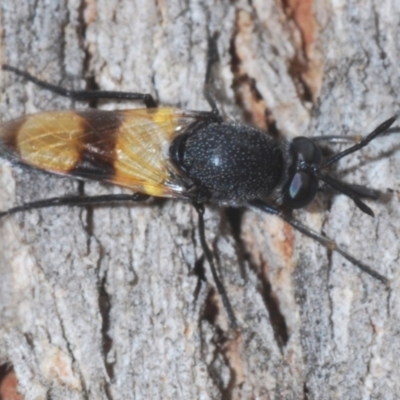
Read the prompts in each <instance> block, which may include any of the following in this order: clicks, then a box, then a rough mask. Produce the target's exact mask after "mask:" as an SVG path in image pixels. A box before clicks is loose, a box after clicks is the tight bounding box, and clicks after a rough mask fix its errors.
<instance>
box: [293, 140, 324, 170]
mask: <svg viewBox="0 0 400 400" xmlns="http://www.w3.org/2000/svg"><path fill="white" fill-rule="evenodd" d="M291 147H292V149H293V151H295V152H296V153H297V155H298V159H299V161H300V162H301V161H305V162H306V163H307V164H319V163H320V162H321V160H322V152H321V149H320V148H319V146H318V145H317V144H315V143H314V142H313V141H312V140H310V139H308V138H306V137H303V136H300V137H297V138H295V139H293V140H292V143H291Z"/></svg>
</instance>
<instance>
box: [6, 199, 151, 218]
mask: <svg viewBox="0 0 400 400" xmlns="http://www.w3.org/2000/svg"><path fill="white" fill-rule="evenodd" d="M148 198H149V196H148V195H145V194H142V193H133V194H106V195H101V196H71V197H53V198H50V199H44V200H38V201H32V202H31V203H26V204H23V205H21V206H17V207H13V208H10V209H9V210H7V211H3V212H0V218H2V217H5V216H7V215H11V214H16V213H19V212H25V211H29V210H35V209H38V208H49V207H59V206H87V205H96V204H110V203H122V202H130V201H134V202H139V201H145V200H146V199H148Z"/></svg>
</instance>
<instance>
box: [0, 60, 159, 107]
mask: <svg viewBox="0 0 400 400" xmlns="http://www.w3.org/2000/svg"><path fill="white" fill-rule="evenodd" d="M2 69H3V71H10V72H13V73H14V74H16V75H18V76H21V77H22V78H24V79H26V80H27V81H29V82H32V83H34V84H35V85H37V86H39V87H41V88H43V89H46V90H49V91H50V92H53V93H56V94H58V95H60V96H64V97H68V98H69V99H71V100H76V101H93V100H135V101H142V102H143V103H144V104H145V106H146V107H147V108H156V107H157V103H156V101H155V100H154V98H153V96H152V95H151V94H148V93H133V92H118V91H108V90H69V89H65V88H62V87H60V86H57V85H53V84H51V83H48V82H45V81H42V80H40V79H38V78H36V77H35V76H33V75H31V74H29V73H28V72H25V71H21V70H20V69H18V68H15V67H12V66H11V65H7V64H4V65H3V66H2Z"/></svg>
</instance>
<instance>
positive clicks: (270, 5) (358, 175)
mask: <svg viewBox="0 0 400 400" xmlns="http://www.w3.org/2000/svg"><path fill="white" fill-rule="evenodd" d="M0 11H1V20H0V21H1V22H0V24H1V39H0V40H1V50H0V51H1V53H0V61H1V63H4V62H6V63H8V64H11V65H14V66H17V67H19V68H22V69H25V70H27V71H29V72H30V73H32V74H34V75H36V76H38V77H40V78H42V79H45V80H48V81H51V82H53V83H57V84H60V85H62V86H65V87H70V88H71V87H73V88H92V89H93V88H102V89H112V90H126V91H128V90H129V91H138V92H150V93H152V94H153V95H154V96H155V97H156V98H157V100H158V101H159V102H160V103H161V104H165V105H175V106H180V107H183V108H188V109H196V110H206V109H208V104H207V102H206V101H205V99H204V97H203V95H202V86H203V81H204V74H205V61H206V50H207V36H208V35H209V34H212V33H213V32H215V31H218V32H219V38H218V49H219V54H220V62H219V64H218V65H217V66H216V69H215V71H214V72H215V74H214V87H215V89H216V90H215V92H216V98H217V101H218V104H219V105H220V107H221V110H222V112H223V115H224V117H226V119H227V120H242V121H246V122H247V123H249V124H252V125H255V126H258V127H262V128H268V129H269V130H270V132H271V134H273V135H282V136H286V137H289V138H291V137H294V136H297V135H308V136H312V135H328V134H342V133H343V134H361V135H363V134H367V133H368V132H369V131H371V130H372V129H373V128H374V127H375V126H376V125H378V124H379V123H380V122H382V121H383V120H384V119H385V118H388V117H390V116H392V115H393V114H395V113H396V112H398V110H399V107H398V105H399V100H398V89H399V87H400V70H399V68H398V64H399V59H400V48H399V46H400V25H399V20H400V5H399V2H398V1H396V0H347V1H333V0H326V1H323V2H321V1H315V3H312V2H309V1H305V0H304V1H302V0H298V1H297V2H296V1H295V0H288V1H282V2H273V1H270V0H253V1H244V0H243V1H228V0H223V1H216V0H204V1H190V0H180V1H178V0H168V1H151V0H149V1H147V0H146V1H143V0H121V1H115V0H98V1H96V0H86V1H79V0H52V1H42V0H38V1H31V0H20V1H15V0H1V3H0ZM0 87H1V92H0V96H1V97H0V119H1V120H3V121H6V120H9V119H11V118H14V117H17V116H21V115H23V114H26V113H32V112H35V111H38V110H50V109H60V108H63V109H64V108H72V107H76V108H79V107H80V108H82V107H86V105H84V104H78V103H76V104H74V103H72V102H71V101H69V100H67V99H65V98H60V97H57V96H55V95H54V94H51V93H49V92H46V91H43V90H41V89H39V88H37V87H35V86H34V85H32V84H30V83H26V82H24V81H23V80H21V79H19V78H17V77H15V76H14V75H13V74H11V73H6V72H1V74H0ZM128 106H129V107H132V105H131V104H127V103H123V104H115V103H110V102H108V103H102V104H99V105H98V107H102V108H116V107H128ZM399 148H400V137H399V136H396V135H392V136H391V137H386V138H382V139H380V140H376V141H375V142H373V143H372V144H371V145H370V146H369V147H368V148H367V149H365V150H363V151H362V152H360V153H359V154H355V155H353V156H351V157H349V158H347V159H343V160H342V161H341V162H340V165H339V170H340V171H341V176H342V177H343V179H345V180H346V181H348V182H357V183H360V184H369V185H371V186H372V187H374V188H376V189H380V190H382V191H383V192H384V193H385V194H387V196H385V201H378V202H368V204H369V205H370V206H371V207H372V208H373V210H374V212H375V215H376V217H375V219H372V218H370V217H368V216H367V215H364V214H362V213H361V212H360V211H359V210H358V209H356V208H355V206H354V204H353V203H352V202H351V200H349V199H348V198H346V197H344V196H342V195H337V196H333V197H331V198H326V197H321V198H320V200H319V201H317V202H315V203H314V204H313V205H312V206H310V207H308V208H307V209H306V210H302V211H299V212H296V215H297V216H298V217H299V218H300V219H301V220H302V221H304V222H305V223H307V224H308V225H309V226H311V227H313V228H314V229H315V230H317V231H320V232H323V233H324V234H326V235H328V236H330V237H333V238H335V239H336V240H337V241H338V243H340V244H342V245H343V246H344V247H345V248H346V249H348V251H349V252H350V253H351V254H353V255H355V256H356V257H357V258H360V259H362V260H363V261H365V262H366V263H368V264H369V265H371V266H373V267H374V268H376V270H377V271H379V272H380V273H381V274H384V275H385V276H387V277H389V278H390V279H391V285H390V289H387V288H385V287H384V286H383V285H382V284H381V283H380V282H378V281H377V280H375V279H372V278H371V277H370V276H368V275H366V274H365V273H362V272H360V271H359V270H358V269H357V268H355V267H354V266H352V265H351V264H350V263H348V262H346V261H344V259H343V258H342V257H341V256H339V255H337V254H331V253H329V252H327V250H326V249H325V248H322V247H321V246H319V245H317V244H316V243H314V242H313V241H312V240H310V239H306V238H304V237H303V236H302V235H301V234H298V233H296V232H294V231H293V230H292V229H291V228H290V227H288V226H287V225H285V224H284V223H283V222H282V221H280V220H278V219H276V218H270V217H268V216H266V215H260V214H256V213H254V212H252V211H246V212H244V213H240V212H238V211H228V212H227V211H226V210H221V209H218V208H216V207H211V208H208V209H207V213H206V224H207V232H206V233H207V239H208V241H209V243H210V244H212V246H213V248H214V249H215V251H216V252H217V254H218V265H219V270H220V272H221V274H222V277H223V281H224V284H225V287H226V289H227V292H228V296H229V298H230V300H231V302H232V305H233V307H234V310H235V313H236V316H237V318H238V320H239V323H240V329H239V331H238V332H233V331H232V330H231V329H230V328H229V321H228V319H227V316H226V312H225V310H224V308H223V306H222V304H221V300H220V298H219V297H218V296H217V295H216V292H215V289H214V283H213V281H212V279H211V275H210V272H209V269H208V265H207V264H204V263H203V255H202V250H201V248H200V246H199V239H198V235H197V230H196V227H197V219H196V215H195V213H194V211H193V209H192V207H191V206H190V205H189V204H185V203H182V202H177V201H159V200H157V201H150V202H148V203H146V204H143V205H139V206H132V207H126V206H120V207H95V208H93V207H85V208H53V209H46V210H42V211H33V212H28V213H25V214H23V215H16V216H13V217H11V218H6V219H4V220H3V221H1V223H0V238H1V240H0V318H1V323H0V324H1V326H0V361H1V363H2V364H5V363H10V364H12V366H13V367H14V370H15V372H16V375H17V378H18V382H19V391H20V392H21V394H22V395H23V398H24V399H45V398H51V399H158V398H163V399H185V400H187V399H197V398H202V399H208V398H213V399H220V398H223V399H231V398H232V399H254V398H258V399H268V398H271V399H300V398H304V399H318V400H321V399H332V398H339V399H360V398H365V399H366V398H374V399H378V398H379V399H383V398H384V399H395V398H398V396H399V393H400V335H399V330H400V315H399V314H400V304H399V288H400V285H399V282H400V268H399V262H398V258H399V241H398V235H399V226H400V207H399V198H398V188H399V179H400V174H399V172H398V171H399V169H400V151H396V150H399ZM393 149H394V151H392V150H393ZM0 188H1V189H0V201H1V209H6V208H8V207H10V206H12V205H14V204H20V203H22V202H26V201H29V200H33V199H39V198H45V197H53V196H62V195H65V194H70V195H71V194H76V193H82V192H84V193H86V194H100V193H109V192H120V189H118V188H112V187H106V186H104V185H101V184H95V183H84V184H79V183H77V182H76V181H73V180H69V179H61V178H57V177H53V176H50V175H47V174H43V173H38V172H34V171H27V170H22V169H20V168H19V169H18V168H11V166H10V165H9V164H7V163H6V162H4V163H1V169H0ZM203 266H204V271H205V277H206V280H202V279H199V276H201V274H202V267H203Z"/></svg>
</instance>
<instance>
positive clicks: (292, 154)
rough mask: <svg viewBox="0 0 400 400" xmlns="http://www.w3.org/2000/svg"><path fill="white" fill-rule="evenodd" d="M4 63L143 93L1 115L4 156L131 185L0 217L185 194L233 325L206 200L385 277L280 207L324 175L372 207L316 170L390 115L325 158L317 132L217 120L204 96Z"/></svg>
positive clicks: (313, 189)
mask: <svg viewBox="0 0 400 400" xmlns="http://www.w3.org/2000/svg"><path fill="white" fill-rule="evenodd" d="M3 69H6V70H11V71H13V72H15V73H17V74H18V75H22V76H23V77H25V78H26V79H28V80H31V81H33V82H35V83H37V84H38V85H40V86H42V87H44V88H47V89H50V90H52V91H55V92H57V93H59V94H62V95H67V96H69V97H72V98H75V99H79V100H82V99H86V100H87V99H88V98H94V97H95V96H96V93H97V97H98V98H101V97H103V98H104V97H105V98H115V97H117V98H131V99H134V100H137V99H139V100H144V101H147V104H148V105H149V106H150V107H148V108H146V109H136V110H124V111H101V110H85V111H53V112H45V113H39V114H36V115H29V116H25V117H22V118H19V119H16V120H13V121H10V122H7V123H5V124H3V125H2V126H1V127H0V152H1V154H2V155H3V156H5V157H6V158H8V159H10V160H11V161H12V162H15V163H17V164H25V165H29V166H31V167H35V168H40V169H44V170H46V171H50V172H53V173H56V174H61V175H69V176H74V177H77V178H80V179H90V180H97V181H105V182H110V183H113V184H116V185H120V186H123V187H127V188H130V189H131V190H132V191H133V192H135V194H132V195H126V194H123V195H108V196H94V197H72V198H55V199H47V200H42V201H37V202H33V203H29V204H26V205H23V206H19V207H15V208H13V209H10V210H8V211H6V212H3V213H0V216H4V215H8V214H12V213H14V212H18V211H23V210H29V209H32V208H41V207H48V206H54V205H82V204H89V203H104V202H116V201H127V200H132V201H138V200H142V199H143V198H144V197H146V196H159V197H175V198H181V199H185V200H188V201H191V202H192V203H193V204H194V205H195V207H196V210H197V211H198V213H199V232H200V239H201V244H202V247H203V250H204V252H205V255H206V257H207V260H208V261H209V263H210V265H211V271H212V273H213V276H214V279H215V281H216V284H217V287H218V290H219V291H220V293H221V295H222V299H223V301H224V305H225V307H226V308H227V311H228V314H229V316H230V318H231V321H232V322H233V324H234V323H235V322H234V321H235V318H234V315H233V312H232V310H231V307H230V305H229V301H228V299H227V296H226V294H225V291H224V288H223V286H222V285H221V282H220V281H219V279H218V275H217V273H216V270H215V267H214V263H213V256H212V253H211V251H210V249H209V248H208V245H207V243H206V240H205V234H204V220H203V212H204V209H203V206H202V204H203V203H206V202H212V203H217V204H220V205H229V206H235V207H238V206H244V207H249V208H253V209H258V210H261V211H263V212H267V213H270V214H275V215H278V216H280V217H281V218H283V219H284V220H285V221H287V222H288V223H289V224H291V225H292V226H293V227H294V228H296V229H297V230H299V231H301V232H302V233H304V234H305V235H307V236H309V237H311V238H313V239H315V240H317V241H318V242H319V243H321V244H323V245H324V246H326V247H327V248H329V249H330V250H333V251H337V252H339V253H340V254H342V255H343V256H344V257H345V258H347V259H348V260H350V261H351V262H352V263H353V264H355V265H356V266H358V267H359V268H361V269H362V270H364V271H365V272H367V273H369V274H370V275H372V276H373V277H375V278H377V279H379V280H381V281H382V282H386V281H387V279H386V278H385V277H384V276H382V275H380V274H379V273H378V272H376V271H375V270H373V269H371V268H370V267H368V266H366V265H364V264H363V263H362V262H360V261H358V260H356V259H355V258H354V257H352V256H351V255H349V254H348V253H347V252H345V251H344V250H343V249H341V248H340V247H339V246H337V245H336V243H335V242H334V241H332V240H330V239H328V238H326V237H324V236H322V235H320V234H318V233H317V232H314V231H312V230H311V229H309V228H307V227H306V226H304V225H302V224H301V223H300V222H299V221H297V220H296V219H294V218H293V217H292V216H291V215H290V214H288V213H287V212H286V211H285V210H287V209H295V208H301V207H304V206H306V205H308V204H309V203H310V202H311V201H312V200H313V199H314V197H315V196H316V194H317V191H318V190H319V189H320V188H321V184H320V183H323V184H324V185H325V186H330V187H331V188H333V189H334V190H336V191H338V192H341V193H343V194H345V195H347V196H349V197H350V198H351V199H352V200H353V201H354V202H355V204H356V205H357V207H359V208H360V209H361V210H362V211H363V212H365V213H367V214H369V215H373V212H372V210H371V209H370V208H369V207H368V206H367V205H366V204H365V203H364V202H363V201H362V200H361V198H362V197H364V198H372V199H376V198H377V196H378V193H377V192H376V191H374V190H372V189H368V188H365V187H361V186H357V185H349V184H345V183H343V182H340V181H339V180H337V179H335V178H334V177H332V176H331V175H329V174H327V173H325V172H324V170H325V169H326V168H327V167H329V166H330V165H332V164H334V163H335V162H337V161H338V160H339V159H341V158H342V157H344V156H347V155H349V154H351V153H353V152H355V151H357V150H359V149H360V148H362V147H364V146H365V145H367V144H368V143H369V142H370V141H371V140H373V139H374V138H375V137H377V136H378V135H381V134H383V133H385V132H386V131H387V130H388V128H389V127H390V126H391V125H392V124H393V122H394V121H395V117H393V118H390V119H389V120H387V121H385V122H384V123H383V124H381V125H380V126H379V127H378V128H376V129H375V130H374V131H373V132H372V133H371V134H370V135H368V136H367V137H365V138H364V139H363V140H362V141H361V142H359V143H357V144H355V145H353V146H352V147H350V148H348V149H347V150H344V151H342V152H340V153H337V154H335V155H333V156H331V157H328V158H324V157H323V155H322V150H321V147H320V145H319V142H318V141H319V140H322V139H323V138H317V139H308V138H305V137H299V138H296V139H294V140H292V141H290V142H289V141H286V140H280V141H277V140H274V139H272V138H271V137H269V136H268V135H267V134H266V133H265V132H263V131H261V130H258V129H255V128H252V127H249V126H245V125H240V124H228V123H224V122H223V121H222V119H221V117H220V115H219V113H218V109H217V108H216V105H215V103H214V101H213V100H212V98H211V97H210V96H207V99H208V101H209V103H210V105H211V108H212V111H211V112H196V111H185V110H180V109H175V108H155V107H154V104H155V102H154V101H153V100H152V99H151V98H149V95H144V94H137V93H130V94H129V93H122V94H121V93H119V94H118V93H115V92H68V91H66V90H65V89H61V88H58V87H55V86H53V85H50V84H48V83H45V82H42V81H39V80H38V79H37V78H35V77H33V76H31V75H29V74H27V73H25V72H22V71H19V70H17V69H15V68H13V67H9V66H5V67H3ZM129 96H130V97H129ZM143 195H145V196H143Z"/></svg>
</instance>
